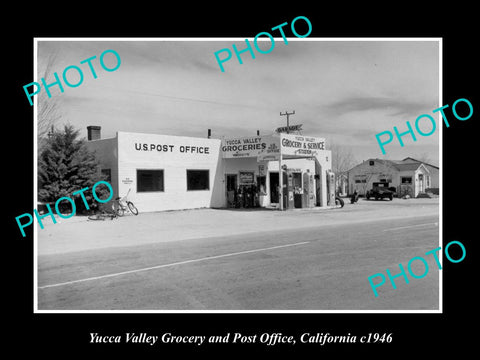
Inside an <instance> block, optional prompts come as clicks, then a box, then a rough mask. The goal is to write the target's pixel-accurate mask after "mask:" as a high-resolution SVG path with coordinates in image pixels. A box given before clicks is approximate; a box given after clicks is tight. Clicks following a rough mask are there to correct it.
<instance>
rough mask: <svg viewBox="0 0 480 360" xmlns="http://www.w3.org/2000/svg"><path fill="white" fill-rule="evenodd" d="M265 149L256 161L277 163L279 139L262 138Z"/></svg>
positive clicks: (277, 137) (272, 137)
mask: <svg viewBox="0 0 480 360" xmlns="http://www.w3.org/2000/svg"><path fill="white" fill-rule="evenodd" d="M264 143H265V148H264V149H262V150H261V151H260V152H259V153H258V156H257V161H259V162H260V161H278V160H279V159H280V137H279V136H266V137H264Z"/></svg>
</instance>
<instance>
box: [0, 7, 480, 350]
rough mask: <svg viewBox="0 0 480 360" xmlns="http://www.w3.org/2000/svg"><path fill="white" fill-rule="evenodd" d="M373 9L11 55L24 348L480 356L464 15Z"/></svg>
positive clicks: (15, 228)
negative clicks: (471, 351) (475, 344)
mask: <svg viewBox="0 0 480 360" xmlns="http://www.w3.org/2000/svg"><path fill="white" fill-rule="evenodd" d="M361 8H362V9H361V11H360V10H359V11H358V12H357V11H353V8H352V9H350V10H347V9H345V13H351V12H355V16H353V17H351V18H350V17H348V18H347V17H342V16H341V12H336V13H331V12H329V11H327V9H324V11H322V12H320V9H316V10H315V11H313V8H312V9H310V10H311V11H306V10H305V11H293V10H284V11H280V9H277V10H278V11H275V12H270V13H268V15H266V14H262V13H261V12H260V11H258V12H257V11H254V9H253V8H251V9H250V8H248V11H247V8H245V13H243V15H242V14H241V13H240V12H238V13H236V14H234V13H233V12H230V13H229V15H228V16H227V15H226V14H227V13H228V11H226V9H224V10H222V9H220V8H219V12H218V13H215V14H214V13H213V12H211V11H210V10H206V9H205V10H202V11H199V12H198V13H195V14H194V13H193V12H192V13H191V14H189V15H188V16H187V14H186V12H185V17H182V16H181V13H173V12H168V16H167V12H162V13H161V14H157V15H158V16H159V17H158V19H155V20H153V18H154V17H155V16H153V13H152V14H150V15H149V16H146V15H145V18H142V17H141V16H140V13H141V11H139V10H138V9H136V8H135V9H132V11H131V14H130V16H129V18H130V20H132V19H134V18H135V19H136V22H135V24H136V25H135V26H134V23H133V22H132V21H127V18H126V17H124V16H121V17H120V16H119V17H100V13H99V14H98V15H95V16H94V14H93V13H92V19H91V20H92V21H93V19H94V18H95V20H94V21H93V22H92V23H91V25H89V26H86V25H82V26H80V23H79V22H77V21H73V18H72V22H71V23H69V24H67V23H65V24H64V28H60V27H57V28H56V27H55V26H53V25H54V24H55V22H52V23H50V24H47V23H45V24H44V25H42V26H40V23H38V26H37V27H36V28H32V29H30V30H28V29H25V31H24V33H22V34H21V35H20V34H19V35H16V39H18V40H17V42H18V44H17V47H18V49H19V51H17V52H16V58H17V59H18V60H16V61H15V62H13V67H12V70H10V71H7V72H8V73H9V74H8V75H9V76H13V77H14V81H12V82H11V83H12V84H13V85H12V86H9V87H7V89H11V93H9V94H8V96H9V97H8V99H7V101H6V104H7V106H9V107H10V104H12V105H11V107H12V109H13V103H14V102H13V101H11V100H13V99H14V100H15V109H17V110H18V115H15V116H14V117H12V118H10V119H8V121H7V120H6V127H7V129H8V130H5V132H4V134H6V135H7V136H8V137H11V138H12V140H9V139H8V140H5V141H4V144H5V146H6V147H7V151H6V154H7V155H8V157H7V158H8V161H9V164H8V166H7V168H8V169H9V172H10V174H11V175H14V176H10V175H8V176H7V174H6V177H5V179H7V180H10V179H12V180H13V181H14V182H16V183H17V184H16V185H15V186H16V187H15V191H14V190H12V189H11V188H8V187H6V188H4V189H5V190H6V191H7V192H8V193H10V194H9V195H12V200H11V201H9V202H8V205H9V208H8V226H9V229H8V230H9V233H8V234H9V235H8V237H9V244H10V243H13V244H14V247H15V248H14V249H13V251H12V252H10V251H8V252H7V253H6V255H7V256H8V257H11V258H12V259H13V258H16V259H17V261H18V262H17V264H15V266H14V267H12V268H11V269H13V271H12V274H13V275H12V276H11V279H13V281H14V283H16V284H17V285H16V286H17V287H18V290H15V291H12V294H13V296H7V298H9V301H12V302H14V303H15V304H14V306H12V307H11V308H12V309H13V310H12V311H14V312H15V314H18V315H19V320H18V321H16V322H15V323H14V324H12V329H16V331H17V334H20V333H21V332H22V331H27V329H29V330H28V331H29V332H30V340H29V341H30V344H31V347H32V348H36V349H37V352H38V354H39V355H47V354H50V355H52V356H53V357H56V356H58V355H62V354H63V355H65V354H66V353H65V349H73V348H76V349H78V350H79V354H80V353H81V352H83V350H85V352H86V353H88V354H92V355H93V354H102V355H107V356H110V355H116V354H117V353H120V354H122V353H123V351H129V352H130V351H132V352H133V353H134V354H136V355H138V357H140V358H143V354H146V355H153V356H155V357H156V358H158V357H159V356H166V355H167V354H168V353H177V354H178V355H180V354H183V351H185V354H187V353H188V354H206V353H207V351H208V352H210V351H212V352H217V351H227V352H228V353H229V354H230V353H234V352H237V351H242V352H243V351H245V352H248V353H252V354H260V352H263V351H274V352H275V351H276V353H284V352H285V354H287V353H291V354H295V353H296V352H298V351H301V352H303V351H305V352H307V353H308V354H309V355H314V356H317V355H318V356H320V355H322V354H323V355H326V354H329V353H332V354H336V355H339V354H344V353H345V354H346V353H349V352H351V353H358V354H360V353H362V354H369V355H371V354H375V353H376V352H383V351H385V352H386V353H389V354H393V353H397V351H401V352H406V351H407V350H408V349H413V348H414V349H416V350H415V351H420V353H423V352H425V353H429V352H430V351H433V350H432V349H433V348H435V349H436V350H435V351H437V350H438V351H439V353H442V346H444V345H445V346H446V344H447V343H448V344H449V345H451V346H455V347H456V348H459V346H461V345H462V343H466V342H467V339H469V338H472V336H473V335H472V334H473V333H472V332H471V330H468V329H466V328H463V327H462V326H463V325H462V324H464V322H465V320H466V319H467V318H468V317H469V315H468V314H469V312H470V311H474V308H472V306H473V305H472V304H473V302H474V301H475V300H474V299H475V296H474V295H473V288H474V286H473V285H472V281H471V279H472V276H471V269H472V268H473V267H472V265H473V263H474V260H475V257H476V247H475V244H474V239H475V238H476V236H475V232H474V231H473V226H474V224H475V220H473V216H474V215H475V213H476V212H475V204H476V195H477V194H476V185H475V182H474V181H469V180H470V178H472V179H474V177H471V176H470V174H474V166H472V165H473V159H474V157H475V155H476V154H477V153H478V151H477V150H476V149H475V148H474V146H475V141H474V140H473V136H474V134H475V131H474V128H473V126H474V124H475V122H476V118H477V116H478V109H477V108H478V99H477V97H478V95H477V94H476V93H475V91H473V90H472V89H473V85H472V84H473V83H474V79H475V78H476V75H475V74H474V71H473V69H471V65H472V64H473V58H474V55H473V49H474V46H469V45H468V44H470V40H469V39H471V38H472V37H471V35H472V34H471V31H470V29H471V23H470V22H468V21H467V20H468V18H469V17H470V15H468V14H467V13H468V11H467V12H466V13H463V12H462V14H463V15H461V17H462V19H463V20H462V21H460V23H461V24H462V25H461V26H460V27H455V29H454V30H451V27H450V26H449V25H448V26H447V22H446V21H443V22H442V21H440V19H438V18H434V17H433V13H431V14H432V15H431V16H432V18H428V17H425V16H426V15H424V14H426V13H428V12H426V13H424V12H423V10H421V9H420V7H418V8H415V9H413V8H412V9H410V10H408V9H407V8H405V9H398V11H396V12H392V13H388V16H386V15H387V13H386V12H385V9H384V10H381V11H380V12H379V13H374V12H371V10H373V8H374V7H373V6H367V5H365V6H362V7H361ZM191 10H193V9H191ZM457 10H458V9H457ZM369 11H370V12H369ZM28 12H30V11H28ZM210 12H211V14H210ZM142 13H143V12H142ZM367 13H368V15H367ZM52 14H53V13H52ZM208 14H210V15H208ZM334 14H335V15H334ZM360 14H364V16H363V15H362V16H361V15H360ZM454 14H458V16H460V12H458V13H457V11H456V10H455V11H452V13H451V14H450V15H451V16H452V17H453V16H454ZM70 15H71V14H70ZM407 15H408V16H407ZM445 15H446V14H445ZM64 16H67V14H66V13H65V14H64ZM28 18H29V19H30V16H28ZM102 19H103V20H102ZM347 19H348V21H347ZM350 19H351V20H350ZM77 20H78V19H77ZM457 20H460V18H458V19H457ZM52 21H53V20H52ZM97 22H98V24H97ZM100 22H103V24H100ZM74 23H75V24H78V25H79V26H73V24H74ZM427 23H429V24H430V26H427V25H426V24H427ZM422 24H423V25H422ZM424 25H425V26H424ZM9 41H10V40H9ZM470 45H471V44H470ZM12 49H13V48H12ZM477 93H478V92H477ZM20 191H23V192H22V194H20V195H19V194H18V192H20ZM14 193H16V194H15V195H13V194H14ZM7 295H8V294H7ZM447 334H448V335H447ZM13 339H14V341H13V342H12V344H16V347H17V348H18V347H19V345H20V343H22V340H21V339H20V337H19V335H15V336H13ZM232 350H233V351H232ZM274 352H273V353H274ZM273 353H272V354H273ZM124 354H127V353H126V352H125V353H124ZM298 354H300V353H298ZM398 354H400V352H398Z"/></svg>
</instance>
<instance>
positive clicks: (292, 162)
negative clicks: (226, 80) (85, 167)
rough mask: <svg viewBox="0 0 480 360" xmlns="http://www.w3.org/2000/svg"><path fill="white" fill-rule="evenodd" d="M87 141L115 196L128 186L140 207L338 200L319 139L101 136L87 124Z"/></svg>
mask: <svg viewBox="0 0 480 360" xmlns="http://www.w3.org/2000/svg"><path fill="white" fill-rule="evenodd" d="M87 146H88V147H89V148H90V149H92V150H95V152H96V154H97V158H98V159H99V161H100V164H101V168H102V172H103V173H104V174H106V175H107V176H108V180H109V182H110V184H111V185H112V188H113V190H114V193H115V194H118V195H115V196H123V195H125V194H126V193H127V192H128V191H129V190H130V193H129V198H130V199H131V200H132V201H133V202H134V203H135V205H136V206H137V207H138V208H139V209H141V211H162V210H179V209H192V208H210V207H212V208H222V207H233V206H237V207H238V202H239V200H238V199H239V198H241V197H239V196H238V195H239V194H243V195H242V196H243V199H245V198H246V197H248V196H252V197H251V198H250V197H249V199H251V200H252V202H251V203H248V204H242V206H243V205H245V206H248V207H250V206H262V207H277V208H280V207H281V208H288V209H291V208H299V207H314V206H322V207H327V206H330V205H333V204H334V202H335V200H334V186H331V185H330V184H331V183H332V181H333V176H332V174H331V152H330V151H329V150H325V139H323V138H316V137H307V136H303V135H292V134H274V135H267V136H260V135H258V136H251V137H232V138H228V139H212V138H197V137H185V136H172V135H160V134H144V133H131V132H117V134H116V136H115V137H113V138H108V139H102V138H101V136H100V127H97V126H89V127H88V142H87ZM280 166H281V167H282V169H283V171H282V173H283V177H282V178H280V176H279V168H280ZM281 184H282V186H283V194H284V196H283V198H281V197H280V196H279V194H280V193H281V191H280V190H281V187H280V185H281ZM247 194H248V195H247Z"/></svg>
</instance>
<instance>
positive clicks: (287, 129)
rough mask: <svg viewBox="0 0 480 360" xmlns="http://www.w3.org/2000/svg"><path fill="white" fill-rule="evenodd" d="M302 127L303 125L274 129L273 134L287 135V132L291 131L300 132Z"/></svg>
mask: <svg viewBox="0 0 480 360" xmlns="http://www.w3.org/2000/svg"><path fill="white" fill-rule="evenodd" d="M302 125H303V124H298V125H290V126H282V127H279V128H276V129H275V132H277V133H279V134H280V133H288V132H291V131H300V130H302Z"/></svg>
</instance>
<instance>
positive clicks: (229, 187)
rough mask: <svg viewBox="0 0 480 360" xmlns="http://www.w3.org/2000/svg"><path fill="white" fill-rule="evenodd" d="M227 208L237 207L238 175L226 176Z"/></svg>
mask: <svg viewBox="0 0 480 360" xmlns="http://www.w3.org/2000/svg"><path fill="white" fill-rule="evenodd" d="M225 178H226V179H225V183H226V192H227V206H228V207H235V192H236V190H237V174H226V175H225Z"/></svg>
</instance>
